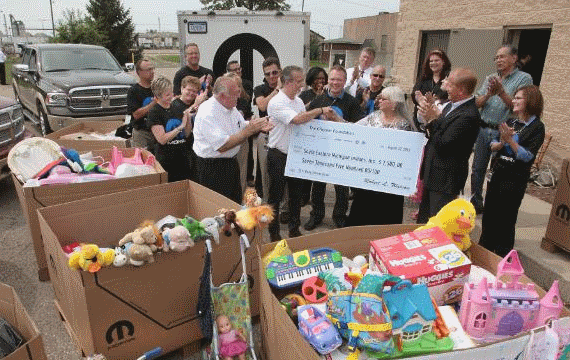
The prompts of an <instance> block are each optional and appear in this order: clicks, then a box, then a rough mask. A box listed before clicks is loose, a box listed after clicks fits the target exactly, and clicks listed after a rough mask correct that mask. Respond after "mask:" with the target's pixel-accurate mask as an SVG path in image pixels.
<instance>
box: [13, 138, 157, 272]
mask: <svg viewBox="0 0 570 360" xmlns="http://www.w3.org/2000/svg"><path fill="white" fill-rule="evenodd" d="M120 150H121V151H122V152H123V155H124V156H125V157H131V156H133V155H134V152H135V150H134V148H128V149H120ZM93 155H95V156H102V157H103V158H104V159H106V160H107V159H111V150H110V149H107V150H95V151H93ZM150 155H151V154H150V153H149V152H148V151H146V150H143V151H142V157H143V159H147V158H148V157H149V156H150ZM155 169H156V171H157V173H156V174H149V175H144V176H135V177H130V178H123V179H116V180H106V181H98V182H89V183H80V184H67V185H50V186H38V187H27V186H24V184H23V183H22V182H21V181H20V180H18V179H17V178H16V177H15V176H14V175H13V174H12V179H13V180H14V185H15V187H16V192H17V194H18V199H19V200H20V205H21V206H22V210H23V212H24V214H26V220H27V222H28V227H29V229H30V233H31V235H32V242H33V244H34V251H35V254H36V261H37V264H38V276H39V278H40V280H41V281H47V280H49V273H48V269H47V267H48V266H47V260H46V256H45V252H44V243H43V242H42V235H41V232H40V225H39V221H38V214H37V209H41V208H43V207H46V206H51V205H57V204H63V203H66V202H70V201H74V200H80V199H85V198H89V197H93V196H97V195H104V194H110V193H114V192H119V191H125V190H130V189H136V188H139V187H144V186H151V185H156V184H161V183H165V182H167V181H168V174H167V173H166V172H165V171H164V169H163V168H162V166H161V165H160V164H159V163H158V161H155Z"/></svg>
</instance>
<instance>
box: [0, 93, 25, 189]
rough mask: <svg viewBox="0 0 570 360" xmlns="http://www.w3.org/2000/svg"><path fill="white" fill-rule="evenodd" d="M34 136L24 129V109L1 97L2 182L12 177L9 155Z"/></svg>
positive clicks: (0, 175)
mask: <svg viewBox="0 0 570 360" xmlns="http://www.w3.org/2000/svg"><path fill="white" fill-rule="evenodd" d="M31 135H32V134H31V133H29V132H28V131H27V130H26V129H25V128H24V114H23V113H22V107H21V106H20V104H18V103H17V102H16V101H14V99H10V98H7V97H4V96H0V180H2V179H4V178H5V177H6V176H8V175H10V169H9V168H8V153H9V152H10V150H11V149H12V147H14V145H16V144H17V143H18V142H19V141H20V140H23V139H25V138H27V137H30V136H31Z"/></svg>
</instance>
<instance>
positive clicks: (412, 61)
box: [392, 0, 570, 166]
mask: <svg viewBox="0 0 570 360" xmlns="http://www.w3.org/2000/svg"><path fill="white" fill-rule="evenodd" d="M502 43H511V44H513V45H515V46H516V47H518V48H519V51H520V53H521V55H524V54H529V55H531V56H532V60H531V62H530V63H529V67H528V72H529V73H531V75H533V78H534V80H535V83H536V84H537V85H540V88H541V91H542V93H543V95H544V99H545V108H544V114H543V118H542V120H543V121H544V123H545V124H546V128H547V131H548V132H550V133H551V134H552V135H553V140H552V143H551V145H550V148H549V150H548V153H547V156H546V157H547V158H548V160H551V161H553V162H554V163H555V164H556V165H557V166H559V165H560V160H561V159H562V158H566V157H570V132H569V131H568V123H569V122H570V112H569V111H568V109H570V91H568V82H569V81H570V2H568V0H519V1H516V2H513V1H506V0H481V1H479V2H476V3H475V2H473V1H467V0H453V1H452V0H443V1H442V0H424V1H414V0H401V1H400V16H399V19H398V24H397V33H396V46H395V54H394V67H393V71H392V75H394V76H395V77H396V80H397V82H398V83H399V84H400V85H401V86H402V87H403V88H404V89H405V90H406V91H407V92H409V91H411V89H412V87H413V84H414V82H415V80H416V78H417V75H418V72H419V64H420V63H421V61H422V60H423V58H424V57H425V54H426V53H427V52H428V51H429V50H431V49H432V48H434V47H440V48H442V49H444V50H445V51H447V53H448V55H449V57H450V60H451V62H452V64H453V67H458V66H469V67H471V68H473V69H474V70H475V72H476V73H477V76H478V78H479V80H480V81H482V80H483V78H484V76H485V75H487V74H489V73H491V72H493V71H494V69H495V66H494V63H493V56H494V54H495V52H496V49H497V48H498V47H499V46H500V45H501V44H502ZM525 70H526V69H525Z"/></svg>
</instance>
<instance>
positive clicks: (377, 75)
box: [370, 74, 386, 79]
mask: <svg viewBox="0 0 570 360" xmlns="http://www.w3.org/2000/svg"><path fill="white" fill-rule="evenodd" d="M370 76H372V77H377V78H381V79H384V78H385V77H386V75H382V74H370Z"/></svg>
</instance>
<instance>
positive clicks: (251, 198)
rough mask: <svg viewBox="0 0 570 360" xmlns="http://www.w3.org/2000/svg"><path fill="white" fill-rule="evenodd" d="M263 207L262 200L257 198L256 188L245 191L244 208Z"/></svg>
mask: <svg viewBox="0 0 570 360" xmlns="http://www.w3.org/2000/svg"><path fill="white" fill-rule="evenodd" d="M259 205H261V198H260V197H259V196H257V191H255V188H253V187H248V188H247V189H245V192H244V194H243V206H244V207H255V206H259Z"/></svg>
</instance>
